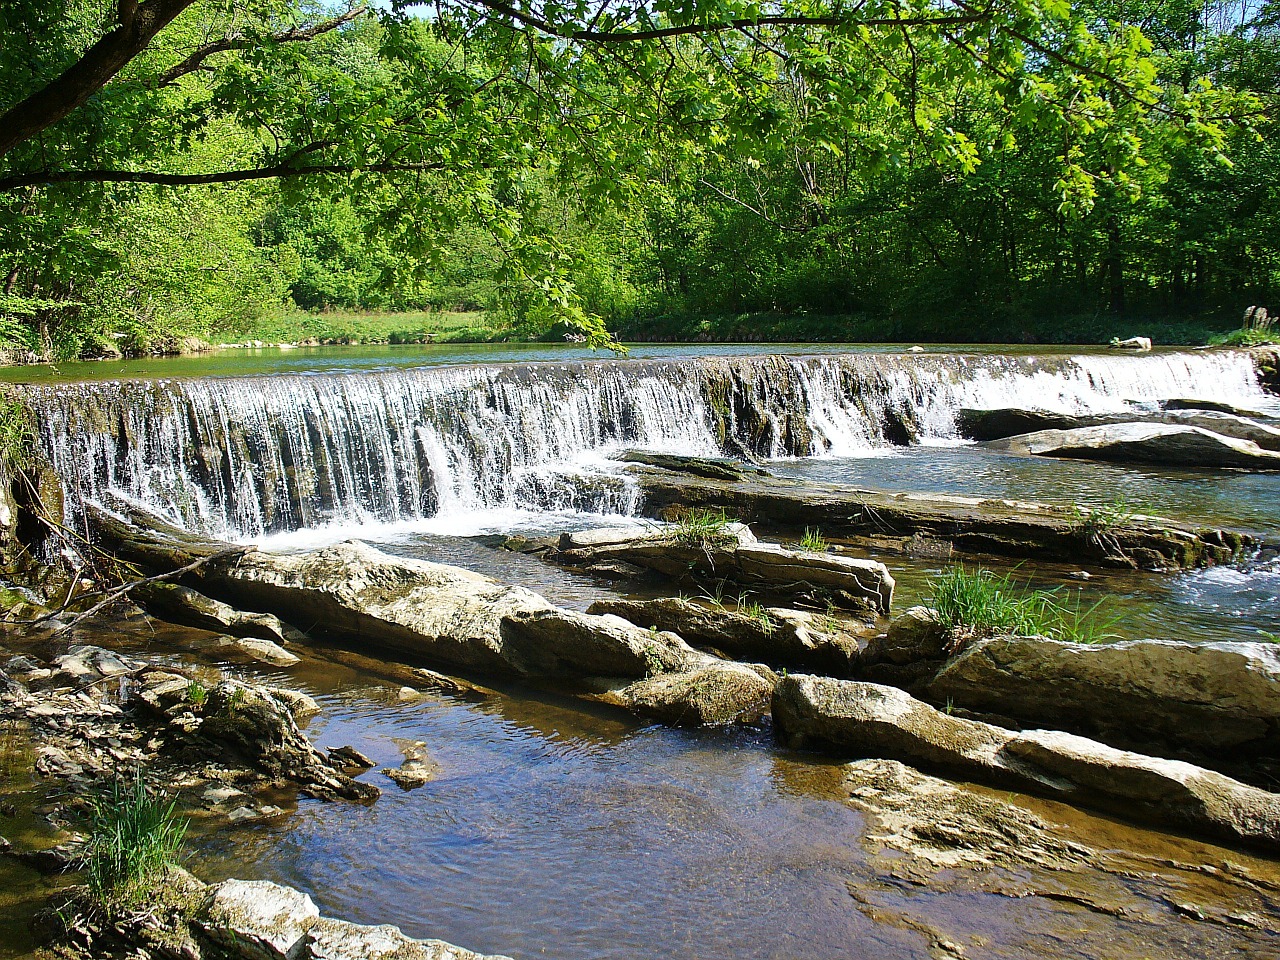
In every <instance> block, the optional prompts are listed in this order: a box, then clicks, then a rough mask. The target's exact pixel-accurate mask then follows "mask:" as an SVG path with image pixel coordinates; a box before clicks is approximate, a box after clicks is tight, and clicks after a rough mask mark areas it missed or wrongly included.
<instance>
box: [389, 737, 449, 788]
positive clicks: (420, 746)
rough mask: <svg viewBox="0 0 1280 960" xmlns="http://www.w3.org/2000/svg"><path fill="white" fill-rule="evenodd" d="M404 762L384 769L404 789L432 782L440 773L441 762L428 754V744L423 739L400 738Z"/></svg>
mask: <svg viewBox="0 0 1280 960" xmlns="http://www.w3.org/2000/svg"><path fill="white" fill-rule="evenodd" d="M396 742H397V744H398V745H399V747H400V752H401V753H402V754H404V762H403V763H401V764H400V766H398V767H393V768H391V769H388V770H384V771H383V773H385V774H386V775H387V776H388V777H390V778H391V779H392V780H394V781H395V782H396V785H397V786H399V787H400V789H402V790H412V789H414V788H415V787H421V786H423V785H424V784H427V783H430V782H431V781H432V780H434V779H435V778H436V777H438V776H439V775H440V764H438V763H436V762H435V761H434V760H432V759H431V758H430V757H429V756H428V755H427V745H426V744H425V743H423V742H422V741H421V740H398V741H396Z"/></svg>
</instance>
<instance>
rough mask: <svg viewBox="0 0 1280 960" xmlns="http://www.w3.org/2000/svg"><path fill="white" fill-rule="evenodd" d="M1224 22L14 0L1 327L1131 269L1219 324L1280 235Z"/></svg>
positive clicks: (1163, 9)
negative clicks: (1223, 297)
mask: <svg viewBox="0 0 1280 960" xmlns="http://www.w3.org/2000/svg"><path fill="white" fill-rule="evenodd" d="M1215 17H1216V19H1215ZM1225 18H1226V13H1225V8H1218V7H1214V6H1212V5H1208V4H1204V3H1192V2H1190V0H1168V2H1163V3H1156V2H1152V0H1089V2H1085V3H1076V4H1072V3H1070V2H1069V0H989V2H973V3H970V2H966V0H770V2H764V3H761V2H756V0H658V2H652V3H640V2H633V0H593V2H588V0H543V2H523V0H517V2H513V3H505V2H501V0H447V2H446V0H442V2H438V3H432V4H424V3H405V2H393V3H392V4H391V5H390V6H381V7H366V6H364V5H361V4H356V3H346V4H333V3H315V2H308V0H141V2H137V0H112V2H105V0H53V2H36V0H11V2H9V3H6V4H5V5H4V7H3V8H0V37H2V38H3V45H2V46H0V80H2V82H0V91H2V92H0V255H2V256H3V257H4V259H5V261H6V266H5V267H4V268H3V273H4V276H5V278H6V279H5V283H4V287H3V291H2V295H3V298H4V299H3V300H0V308H2V309H3V312H4V314H5V316H6V320H5V327H4V329H3V330H2V331H0V332H2V333H4V334H6V335H7V336H9V337H10V339H15V340H25V342H28V343H30V344H31V345H32V346H33V347H35V348H37V349H38V350H43V352H46V353H47V352H49V351H50V350H51V349H55V347H56V345H57V344H58V343H61V342H63V341H65V342H66V343H67V344H80V343H82V342H83V341H84V340H85V338H86V337H90V336H91V335H98V334H100V333H102V332H103V331H106V330H108V329H110V330H114V331H115V332H116V334H117V335H120V334H121V333H122V332H123V333H124V334H125V335H127V336H136V337H138V338H139V339H140V340H141V341H142V342H143V344H144V345H145V341H146V340H147V336H148V330H152V331H153V332H154V331H155V330H158V329H160V328H163V329H164V330H166V331H170V332H179V333H181V332H191V333H196V334H201V335H205V334H208V333H209V332H210V330H212V329H222V328H224V327H225V326H226V324H227V323H230V322H231V319H232V318H231V315H232V314H234V313H235V312H236V309H234V308H233V305H234V304H236V303H239V304H241V307H240V308H239V309H240V312H241V313H244V312H245V309H246V308H245V306H244V305H245V304H258V305H260V306H263V307H264V308H265V305H267V304H270V303H273V302H275V303H278V302H279V301H281V300H283V299H284V298H285V297H286V296H287V295H290V294H292V295H293V296H294V298H295V300H297V301H299V302H302V301H306V302H307V305H309V306H323V305H332V304H334V303H339V302H343V301H345V302H346V304H348V305H353V306H379V305H389V306H394V305H404V304H406V303H410V302H413V301H414V300H415V298H418V299H421V298H422V297H423V296H426V294H425V293H424V291H426V290H427V289H428V288H431V289H434V290H435V292H436V293H439V292H440V290H442V289H444V288H450V289H455V290H456V289H461V288H463V287H467V286H468V284H475V283H480V282H483V283H485V284H488V289H489V291H490V293H488V294H486V296H490V297H491V298H492V297H496V298H497V299H498V300H501V301H502V303H503V304H505V306H506V307H507V308H508V309H511V310H513V311H514V312H516V313H518V314H519V315H520V318H521V319H523V320H526V321H528V322H530V323H533V324H534V325H539V324H541V325H543V326H545V325H549V324H551V323H554V322H567V323H568V324H570V325H571V326H575V327H577V328H580V329H582V330H584V331H585V332H587V333H588V334H589V335H590V336H591V338H592V339H593V341H595V342H606V341H607V338H608V333H607V331H606V330H605V326H604V321H603V320H602V319H601V315H602V314H612V315H617V316H621V315H622V314H625V313H627V312H628V311H630V312H632V313H634V312H635V311H636V309H638V308H639V307H642V306H643V307H646V308H648V309H649V310H650V311H651V312H652V311H653V310H658V311H659V312H661V311H662V310H669V309H677V310H693V311H698V310H701V311H711V312H714V311H716V310H721V311H724V310H728V311H734V310H771V309H775V310H776V309H781V310H787V309H800V310H805V309H808V310H814V309H818V310H830V311H831V312H845V313H849V312H858V311H862V310H867V311H871V312H878V313H879V314H881V315H883V314H884V313H885V312H886V311H888V312H889V313H892V312H893V311H894V310H902V309H909V308H910V303H911V302H913V300H914V302H915V303H916V304H922V305H924V306H927V305H928V304H929V303H930V302H931V301H932V302H937V303H939V304H942V303H951V304H954V303H956V302H960V301H964V300H965V298H966V297H968V298H970V299H973V298H975V297H976V298H977V300H978V301H981V302H984V303H986V304H987V306H990V305H991V304H992V303H997V302H1000V301H1001V300H1003V301H1005V302H1011V301H1012V300H1013V299H1016V298H1018V297H1021V296H1023V295H1024V294H1025V292H1026V291H1027V290H1034V291H1035V293H1036V296H1039V297H1042V298H1045V299H1046V300H1050V299H1055V298H1059V297H1060V295H1061V292H1062V291H1064V290H1066V289H1067V288H1080V289H1084V288H1089V289H1094V290H1104V291H1105V293H1106V296H1105V307H1106V308H1107V309H1110V310H1112V311H1119V312H1123V311H1125V310H1126V309H1129V307H1130V305H1131V301H1133V300H1134V298H1135V297H1138V296H1139V295H1140V294H1142V292H1143V291H1142V290H1139V289H1135V273H1137V274H1139V275H1140V276H1141V277H1142V280H1141V281H1140V283H1139V286H1143V285H1145V286H1146V287H1151V286H1152V284H1153V283H1155V285H1156V286H1157V287H1159V288H1160V289H1161V290H1162V291H1163V290H1165V289H1166V288H1169V289H1172V288H1174V287H1178V288H1183V287H1185V288H1187V289H1188V290H1193V291H1194V290H1195V289H1197V284H1198V285H1199V288H1198V289H1199V294H1198V295H1199V296H1200V297H1201V299H1202V301H1203V300H1204V298H1206V297H1207V296H1208V295H1209V292H1210V287H1211V286H1212V283H1211V282H1210V281H1211V279H1212V278H1213V277H1218V278H1219V279H1220V280H1222V282H1223V283H1224V284H1226V285H1227V286H1230V287H1231V289H1232V290H1238V289H1245V288H1248V289H1250V290H1254V289H1258V290H1262V291H1269V289H1270V286H1269V285H1270V284H1271V283H1272V282H1273V278H1274V274H1275V269H1276V267H1275V256H1274V248H1275V242H1274V241H1269V240H1266V239H1265V238H1264V237H1263V236H1262V235H1261V234H1262V233H1263V232H1264V231H1265V229H1266V227H1267V226H1269V225H1271V224H1273V223H1274V221H1268V222H1267V223H1265V224H1264V223H1259V224H1257V225H1256V229H1255V228H1254V226H1253V225H1250V224H1243V223H1241V222H1239V219H1235V220H1233V222H1231V223H1226V222H1224V220H1226V219H1227V218H1229V217H1237V218H1238V214H1239V207H1240V205H1241V204H1244V205H1245V206H1246V207H1247V206H1249V205H1252V206H1253V208H1254V210H1255V211H1260V212H1264V213H1265V215H1266V217H1268V218H1269V217H1272V216H1273V213H1272V211H1273V210H1274V199H1275V198H1274V197H1273V196H1272V193H1273V192H1274V190H1273V188H1272V187H1271V186H1270V182H1269V181H1270V178H1268V177H1266V176H1265V172H1266V170H1267V169H1268V167H1267V164H1268V161H1269V156H1270V153H1269V151H1271V149H1272V148H1271V141H1270V139H1269V134H1270V124H1271V112H1270V111H1271V110H1272V108H1273V107H1274V92H1275V79H1276V63H1277V57H1276V16H1275V6H1274V5H1273V4H1270V3H1269V4H1267V5H1265V6H1264V7H1262V8H1259V9H1257V10H1251V11H1249V12H1248V13H1246V15H1244V16H1243V17H1239V18H1238V19H1237V20H1235V21H1231V22H1228V21H1227V20H1226V19H1225ZM1242 168H1243V169H1242ZM1224 201H1225V202H1224ZM1251 230H1252V231H1253V233H1254V234H1256V235H1255V236H1252V237H1246V236H1245V235H1246V234H1248V233H1249V232H1250V231H1251ZM468 251H470V253H468ZM481 251H482V252H481ZM1259 252H1261V253H1263V254H1264V255H1263V257H1262V259H1261V260H1258V254H1259ZM1219 254H1221V256H1220V255H1219ZM886 258H887V259H888V260H889V261H891V263H892V268H891V269H882V270H879V271H877V269H876V264H877V262H879V261H881V260H884V259H886ZM1197 258H1198V259H1197ZM1206 258H1207V259H1206ZM1073 259H1074V260H1077V261H1078V262H1077V263H1074V264H1073V263H1072V260H1073ZM1209 260H1212V261H1213V265H1214V266H1213V271H1210V270H1208V269H1207V266H1206V265H1207V263H1208V261H1209ZM484 264H487V265H488V269H487V272H486V270H485V269H483V265H484ZM1197 264H1200V265H1199V266H1197ZM1136 267H1140V269H1137V270H1135V268H1136ZM1073 269H1074V270H1075V272H1076V274H1077V275H1076V276H1071V275H1069V274H1070V273H1071V271H1072V270H1073ZM1232 271H1234V272H1232ZM1157 276H1158V277H1159V278H1160V279H1159V280H1158V281H1153V279H1152V278H1153V277H1157ZM1028 284H1030V285H1028ZM201 291H206V292H205V293H201ZM493 291H498V292H496V293H495V292H493ZM908 293H909V295H908ZM1162 295H1163V294H1162ZM1081 308H1082V309H1087V308H1088V305H1087V304H1085V303H1084V302H1083V301H1082V302H1081ZM1094 308H1095V309H1096V308H1097V304H1096V303H1095V305H1094ZM642 312H643V311H642ZM160 318H163V319H164V322H163V323H161V322H159V319H160Z"/></svg>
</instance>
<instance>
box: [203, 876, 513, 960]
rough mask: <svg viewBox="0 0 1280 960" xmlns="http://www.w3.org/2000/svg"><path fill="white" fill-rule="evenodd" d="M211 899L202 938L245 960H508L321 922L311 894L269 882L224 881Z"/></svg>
mask: <svg viewBox="0 0 1280 960" xmlns="http://www.w3.org/2000/svg"><path fill="white" fill-rule="evenodd" d="M206 896H207V902H208V905H207V907H206V908H205V909H204V911H203V914H202V916H200V917H199V918H198V919H197V920H196V921H195V926H196V928H197V931H198V933H199V939H201V940H204V941H207V942H209V943H212V944H214V945H216V946H217V947H220V948H222V949H223V950H225V951H227V953H226V955H227V956H233V957H236V958H244V960H382V958H384V957H385V958H395V960H508V958H505V957H488V958H486V957H483V956H481V955H480V954H478V953H473V952H472V951H470V950H465V949H463V948H462V947H455V946H454V945H453V944H450V943H445V942H444V941H443V940H415V939H413V938H412V937H409V936H406V935H405V934H404V933H403V932H402V931H401V930H400V929H399V928H398V927H394V926H391V925H389V924H381V925H378V926H366V925H364V924H357V923H349V922H347V921H345V920H333V919H330V918H327V917H322V916H320V910H319V908H317V907H316V905H315V903H314V901H312V899H311V898H310V897H309V896H307V895H306V894H304V893H301V892H299V891H297V890H294V889H292V888H290V887H282V886H280V885H279V884H275V883H270V882H268V881H265V880H224V881H223V882H222V883H219V884H217V885H215V886H213V887H211V888H209V889H208V891H207V893H206Z"/></svg>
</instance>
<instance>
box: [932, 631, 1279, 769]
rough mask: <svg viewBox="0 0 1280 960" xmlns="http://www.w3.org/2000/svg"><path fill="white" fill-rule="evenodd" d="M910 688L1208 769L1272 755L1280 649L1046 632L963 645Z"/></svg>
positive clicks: (1275, 755)
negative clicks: (1189, 759) (1077, 638)
mask: <svg viewBox="0 0 1280 960" xmlns="http://www.w3.org/2000/svg"><path fill="white" fill-rule="evenodd" d="M915 692H916V693H918V694H919V695H920V696H923V697H925V698H926V699H928V700H930V701H931V702H933V703H945V702H947V701H948V700H950V701H952V702H954V703H955V704H956V705H957V706H962V707H965V708H967V709H971V710H980V711H984V712H988V713H993V714H999V715H1001V716H1007V717H1015V718H1017V719H1018V720H1019V721H1022V722H1025V723H1031V724H1048V725H1053V726H1065V727H1067V728H1068V729H1071V730H1075V731H1077V732H1080V733H1084V734H1087V735H1089V736H1095V737H1098V738H1099V739H1102V740H1106V741H1108V742H1110V743H1115V744H1118V745H1120V746H1125V747H1131V748H1138V749H1157V750H1160V751H1161V752H1167V751H1169V750H1180V751H1183V752H1185V753H1186V754H1188V755H1191V756H1194V757H1195V758H1196V759H1197V760H1198V761H1199V762H1203V763H1205V764H1207V765H1209V766H1213V767H1219V766H1224V767H1228V768H1229V766H1230V765H1231V764H1232V762H1233V761H1241V760H1248V759H1252V758H1259V757H1264V758H1280V646H1277V645H1276V644H1272V643H1262V642H1243V643H1184V642H1179V641H1175V640H1130V641H1126V642H1123V643H1109V644H1079V643H1065V642H1063V641H1059V640H1049V639H1046V638H1044V637H992V638H990V639H986V640H978V641H974V642H973V643H970V644H969V645H968V646H967V647H965V649H964V650H963V651H961V652H960V653H959V654H958V655H957V656H955V657H953V658H952V659H950V660H948V661H947V662H946V663H944V664H942V666H941V668H940V669H938V671H937V673H936V674H934V676H933V677H932V679H930V680H928V681H927V682H925V683H923V684H921V685H920V686H919V687H917V688H915Z"/></svg>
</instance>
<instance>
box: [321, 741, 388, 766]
mask: <svg viewBox="0 0 1280 960" xmlns="http://www.w3.org/2000/svg"><path fill="white" fill-rule="evenodd" d="M329 762H330V763H332V764H333V765H334V766H335V767H341V768H343V769H346V770H368V769H370V768H372V767H375V766H377V764H376V763H374V762H373V760H371V759H369V758H368V757H367V756H365V755H364V754H363V753H361V752H360V751H359V750H357V749H356V748H355V747H353V746H350V745H349V744H348V745H346V746H342V747H334V748H333V749H332V750H330V751H329Z"/></svg>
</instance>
